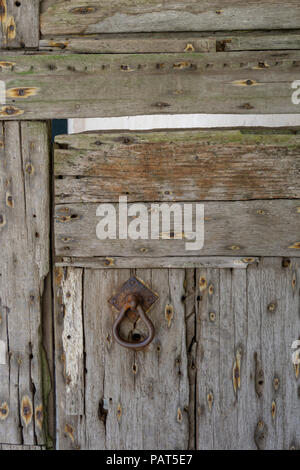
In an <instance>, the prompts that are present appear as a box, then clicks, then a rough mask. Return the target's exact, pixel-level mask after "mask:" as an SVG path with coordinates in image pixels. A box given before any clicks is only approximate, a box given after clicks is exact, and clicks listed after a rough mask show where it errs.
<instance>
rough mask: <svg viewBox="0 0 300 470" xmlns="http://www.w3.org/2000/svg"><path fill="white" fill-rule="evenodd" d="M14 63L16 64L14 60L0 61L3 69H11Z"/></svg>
mask: <svg viewBox="0 0 300 470" xmlns="http://www.w3.org/2000/svg"><path fill="white" fill-rule="evenodd" d="M14 65H16V63H15V62H8V61H6V60H1V61H0V67H1V68H3V69H12V68H13V66H14Z"/></svg>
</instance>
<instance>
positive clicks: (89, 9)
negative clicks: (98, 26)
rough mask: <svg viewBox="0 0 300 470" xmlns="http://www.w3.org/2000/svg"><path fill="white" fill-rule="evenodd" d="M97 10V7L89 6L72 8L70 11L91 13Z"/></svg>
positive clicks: (84, 13) (78, 13)
mask: <svg viewBox="0 0 300 470" xmlns="http://www.w3.org/2000/svg"><path fill="white" fill-rule="evenodd" d="M95 11H96V8H95V7H90V6H87V7H76V8H72V10H70V13H73V14H74V15H88V14H90V13H94V12H95Z"/></svg>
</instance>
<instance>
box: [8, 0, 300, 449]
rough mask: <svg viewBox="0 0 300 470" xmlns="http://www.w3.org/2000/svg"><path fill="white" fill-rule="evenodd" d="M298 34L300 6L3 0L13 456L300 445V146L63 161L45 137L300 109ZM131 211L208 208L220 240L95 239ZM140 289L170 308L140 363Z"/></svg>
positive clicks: (98, 141) (81, 155)
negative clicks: (136, 305)
mask: <svg viewBox="0 0 300 470" xmlns="http://www.w3.org/2000/svg"><path fill="white" fill-rule="evenodd" d="M100 3H101V6H100ZM299 18H300V4H299V1H298V0H289V2H288V4H287V2H283V1H282V0H274V1H272V2H270V1H251V2H248V3H246V2H244V1H241V0H223V1H222V5H220V2H219V1H215V0H211V1H208V0H207V1H204V0H203V1H201V2H199V1H197V0H173V1H172V2H167V1H166V2H161V0H143V2H137V1H135V0H134V1H130V0H116V1H114V2H111V1H110V0H109V1H108V0H103V1H101V2H99V1H98V0H69V1H68V2H66V1H65V0H41V1H39V0H32V1H30V2H29V1H25V0H20V1H15V0H0V48H1V57H0V120H1V121H2V122H1V126H0V246H1V264H0V449H1V450H3V449H29V448H30V449H44V448H45V447H46V448H53V447H54V448H61V449H64V448H66V449H73V448H81V449H88V448H95V449H147V448H151V449H157V448H159V449H187V448H190V449H219V448H221V449H226V448H237V449H247V448H250V449H252V448H253V449H255V448H258V449H264V448H265V449H290V448H296V449H299V448H300V435H299V434H300V427H299V397H300V393H299V385H300V384H299V380H300V379H299V364H298V359H297V351H298V354H299V350H298V349H297V348H299V346H298V344H299V334H300V331H299V322H300V316H299V276H300V273H299V249H300V238H299V237H300V234H299V226H300V224H299V217H300V202H299V200H300V197H299V195H300V192H299V150H300V145H299V130H297V129H293V130H288V129H286V130H280V131H270V132H267V133H266V132H264V133H262V131H260V130H258V131H255V130H251V131H250V132H248V133H245V132H242V131H239V130H235V131H231V130H228V131H226V132H224V131H218V132H213V131H211V132H207V131H202V132H199V131H193V132H191V131H178V132H174V131H173V132H171V131H168V132H156V133H151V132H150V133H112V134H110V133H100V134H98V133H95V134H84V135H78V136H76V135H74V136H62V137H60V138H58V139H57V141H56V144H55V145H54V146H55V149H54V150H55V151H54V166H53V164H52V163H53V160H52V145H51V144H50V139H49V122H48V121H45V120H49V119H60V118H86V117H89V118H92V117H100V116H101V117H104V116H120V115H121V116H122V115H126V116H127V115H134V116H137V115H145V114H148V115H149V114H150V115H151V114H154V115H156V114H176V113H179V114H182V113H186V114H193V113H229V114H236V113H238V114H245V115H252V114H264V113H268V114H277V113H290V114H295V113H297V112H299V105H300V100H299V64H300V53H299V50H300V34H299ZM280 29H281V31H279V30H280ZM107 33H110V34H107ZM41 120H44V121H41ZM53 180H54V181H53ZM52 182H53V183H54V184H51V183H52ZM53 188H54V191H52V189H53ZM120 196H122V197H123V198H124V197H126V198H127V200H128V203H129V205H130V204H132V203H140V204H142V206H140V207H142V208H143V209H141V210H144V211H146V214H147V215H149V214H152V213H153V212H152V209H153V207H152V204H164V203H165V204H174V203H176V204H178V206H177V209H178V207H179V209H178V210H179V211H181V213H183V211H184V209H185V206H188V205H189V204H193V207H194V205H195V204H200V205H202V207H203V205H204V219H203V217H202V215H203V214H202V212H201V214H202V215H201V217H202V218H201V220H202V221H204V246H203V247H202V248H201V249H197V250H196V249H194V251H193V250H192V251H189V250H186V246H185V244H186V243H187V242H188V241H189V240H188V239H187V238H188V237H187V235H188V232H187V233H186V232H185V231H182V229H180V230H179V229H178V227H177V226H176V230H175V228H174V229H173V230H169V232H172V236H171V239H166V238H165V237H164V235H165V233H166V231H165V230H164V229H162V230H158V231H156V232H155V234H156V235H158V238H156V237H154V238H151V237H150V238H148V239H132V238H126V237H125V238H121V239H119V238H120V237H119V238H118V237H116V238H115V239H112V240H111V239H105V240H104V239H101V238H100V239H99V237H97V231H96V229H97V225H98V223H99V219H100V218H99V213H98V215H97V208H98V207H99V205H102V204H110V205H111V206H110V210H111V211H112V213H113V211H114V210H115V209H116V210H117V208H118V202H119V197H120ZM168 207H169V206H168ZM111 208H112V209H111ZM102 209H103V206H102ZM102 209H101V210H102ZM201 210H202V209H201ZM52 216H53V217H52ZM130 217H131V218H129V219H128V222H129V223H134V222H136V219H135V215H131V216H130ZM149 217H150V215H149ZM52 219H53V220H52ZM51 222H52V223H51ZM117 228H118V229H119V228H120V226H118V227H117ZM200 238H201V237H200ZM50 242H51V243H50ZM132 276H135V277H136V278H137V279H140V280H141V281H143V282H144V283H145V285H146V286H148V287H149V288H150V289H151V290H152V291H154V292H155V293H156V294H157V296H158V300H157V301H156V303H155V304H154V305H153V307H152V309H151V310H150V311H149V317H150V318H151V320H152V322H153V324H154V327H155V337H154V340H153V341H152V342H151V344H150V345H149V346H148V348H147V349H146V350H145V351H139V352H132V351H129V350H127V349H124V348H122V347H121V346H120V345H119V344H118V343H116V341H115V340H114V338H113V336H112V327H113V323H114V320H115V318H116V315H117V312H116V311H115V310H114V309H113V307H112V306H111V305H110V304H109V303H108V300H109V299H110V298H111V297H112V296H115V295H116V294H117V292H118V290H119V289H120V288H121V286H122V285H123V283H124V282H126V281H127V280H128V279H129V278H130V277H132ZM52 287H53V289H52ZM54 304H55V311H54V315H53V308H52V307H53V305H54ZM121 334H122V335H123V338H125V339H127V340H130V341H132V340H134V339H135V340H137V341H138V340H139V338H140V339H142V338H143V337H146V336H147V331H146V330H145V328H144V324H143V323H142V322H141V321H137V322H134V323H132V322H131V321H130V320H129V319H125V320H124V322H123V323H122V325H121ZM53 339H54V341H53ZM292 346H293V347H292Z"/></svg>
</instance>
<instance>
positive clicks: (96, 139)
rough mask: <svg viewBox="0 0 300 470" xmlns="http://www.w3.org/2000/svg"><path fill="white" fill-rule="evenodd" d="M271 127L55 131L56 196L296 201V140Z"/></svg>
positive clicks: (299, 191)
mask: <svg viewBox="0 0 300 470" xmlns="http://www.w3.org/2000/svg"><path fill="white" fill-rule="evenodd" d="M275 132H276V131H275ZM277 132H278V135H276V134H274V135H272V136H271V135H264V134H263V133H262V134H259V131H258V132H257V133H256V134H253V135H251V134H243V133H242V132H241V131H239V130H236V131H211V132H209V131H180V132H177V131H169V132H149V133H136V132H124V133H112V134H108V133H101V132H99V133H93V134H81V135H79V136H76V137H74V138H73V136H72V137H70V136H69V137H64V136H61V137H58V138H57V139H56V143H57V147H58V148H56V149H55V158H54V174H55V177H56V179H55V201H56V203H58V204H60V203H78V202H105V201H107V202H112V201H114V202H116V201H118V200H119V196H121V195H127V198H128V200H129V201H142V202H143V201H180V200H183V199H184V200H185V201H200V200H201V201H209V200H218V201H220V200H250V199H293V198H298V199H300V178H299V175H300V137H299V136H298V135H289V134H282V135H280V130H278V131H277ZM59 147H61V148H59ZM287 181H288V184H287Z"/></svg>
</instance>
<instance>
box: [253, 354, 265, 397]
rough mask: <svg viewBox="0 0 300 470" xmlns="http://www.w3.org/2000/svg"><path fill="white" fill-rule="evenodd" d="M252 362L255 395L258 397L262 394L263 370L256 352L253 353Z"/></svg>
mask: <svg viewBox="0 0 300 470" xmlns="http://www.w3.org/2000/svg"><path fill="white" fill-rule="evenodd" d="M254 362H255V391H256V394H257V396H258V397H259V398H260V397H261V396H262V394H263V389H264V382H265V380H264V371H263V369H262V365H261V361H260V359H259V357H258V354H257V353H256V352H255V353H254Z"/></svg>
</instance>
